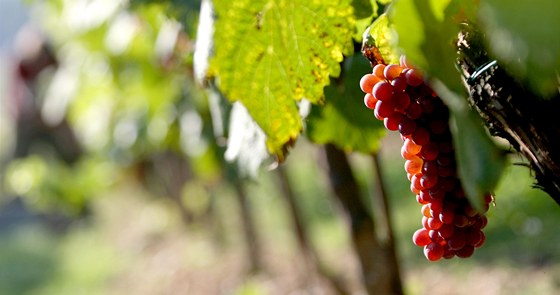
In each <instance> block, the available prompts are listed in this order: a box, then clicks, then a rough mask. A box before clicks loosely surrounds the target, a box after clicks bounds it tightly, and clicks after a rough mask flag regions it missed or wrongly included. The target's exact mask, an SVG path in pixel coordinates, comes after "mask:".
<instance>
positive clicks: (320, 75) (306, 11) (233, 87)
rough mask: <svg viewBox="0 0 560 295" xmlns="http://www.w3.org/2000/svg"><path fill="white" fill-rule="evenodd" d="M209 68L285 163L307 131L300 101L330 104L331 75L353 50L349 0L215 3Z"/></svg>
mask: <svg viewBox="0 0 560 295" xmlns="http://www.w3.org/2000/svg"><path fill="white" fill-rule="evenodd" d="M215 9H216V15H217V20H216V23H215V35H214V41H215V57H214V58H213V60H212V61H211V65H210V67H211V71H212V73H213V74H215V75H216V76H217V77H218V81H219V87H220V89H221V90H222V91H223V92H224V94H225V95H226V96H227V97H228V98H229V99H230V100H232V101H241V102H242V103H243V105H244V106H245V107H246V108H247V110H248V111H249V113H250V114H251V116H252V117H253V119H254V120H255V121H256V122H257V123H258V124H259V126H260V127H261V128H262V129H263V131H264V132H265V134H266V136H267V148H268V150H269V151H270V152H271V153H273V154H276V155H277V156H278V157H279V158H280V159H283V158H284V156H285V148H286V144H287V143H289V142H293V141H294V140H295V138H297V136H298V135H299V133H300V132H301V129H302V121H301V117H300V115H299V113H298V108H297V106H296V101H298V100H300V99H302V98H306V99H308V100H309V101H311V102H313V103H321V102H322V101H323V100H324V95H323V88H324V87H325V86H326V85H328V84H329V76H338V75H339V73H340V65H339V63H340V62H341V61H342V59H343V54H349V53H351V52H352V50H353V46H352V42H351V41H352V40H351V36H352V33H353V30H354V17H353V11H352V6H351V5H350V2H349V1H303V0H301V1H288V0H282V1H267V0H260V1H249V0H240V1H225V0H219V1H215Z"/></svg>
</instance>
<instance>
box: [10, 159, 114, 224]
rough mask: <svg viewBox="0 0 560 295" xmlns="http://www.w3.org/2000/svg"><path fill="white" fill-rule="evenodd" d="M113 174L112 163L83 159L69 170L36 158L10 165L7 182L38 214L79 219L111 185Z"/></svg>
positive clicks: (13, 191) (63, 166)
mask: <svg viewBox="0 0 560 295" xmlns="http://www.w3.org/2000/svg"><path fill="white" fill-rule="evenodd" d="M77 171H79V173H76V172H77ZM113 171H114V167H113V166H112V165H111V164H110V163H108V162H103V161H101V160H99V159H84V160H82V161H80V162H78V163H76V164H75V166H73V167H69V166H67V165H65V164H64V163H61V162H59V161H56V160H50V161H47V159H45V158H43V157H40V156H38V155H34V156H29V157H26V158H23V159H19V160H15V161H13V162H12V163H10V165H9V166H8V168H7V172H6V180H5V181H6V187H7V188H8V189H9V191H10V192H11V193H14V194H17V195H22V196H27V198H26V199H25V200H26V201H27V203H28V205H29V206H30V207H31V208H33V209H35V210H38V211H47V212H48V211H57V212H61V213H65V214H69V215H79V214H81V213H84V210H86V207H87V202H88V201H89V200H90V199H91V198H92V197H94V196H96V195H98V194H100V193H102V192H103V191H104V189H107V187H108V186H109V184H111V182H112V181H113V179H114V176H115V175H114V173H113Z"/></svg>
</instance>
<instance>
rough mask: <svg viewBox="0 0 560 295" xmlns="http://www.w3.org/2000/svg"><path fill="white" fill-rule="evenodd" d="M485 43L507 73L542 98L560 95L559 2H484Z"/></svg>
mask: <svg viewBox="0 0 560 295" xmlns="http://www.w3.org/2000/svg"><path fill="white" fill-rule="evenodd" d="M480 18H481V23H482V25H483V28H484V31H485V32H486V33H487V34H486V37H487V40H486V42H487V43H488V45H489V49H490V51H491V52H492V53H493V54H494V56H495V57H496V58H497V59H499V60H500V61H501V62H502V63H504V64H505V66H506V70H507V71H509V72H510V73H511V74H512V75H514V76H516V77H518V78H519V79H520V80H522V81H525V82H526V83H527V84H528V85H529V86H530V87H531V89H532V90H533V91H534V92H536V93H538V94H540V95H541V96H543V97H549V96H551V95H553V94H555V93H556V94H557V93H558V86H559V83H560V82H559V79H560V78H559V77H560V75H559V71H558V69H560V38H559V36H560V1H557V0H531V1H528V0H525V1H515V4H513V3H512V2H511V1H507V0H488V1H483V2H482V3H481V6H480Z"/></svg>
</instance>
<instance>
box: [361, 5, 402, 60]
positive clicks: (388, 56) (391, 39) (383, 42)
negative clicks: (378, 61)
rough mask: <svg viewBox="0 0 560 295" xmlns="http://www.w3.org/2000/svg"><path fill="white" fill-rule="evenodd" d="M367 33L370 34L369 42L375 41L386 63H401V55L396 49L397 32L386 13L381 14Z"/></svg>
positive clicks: (374, 43)
mask: <svg viewBox="0 0 560 295" xmlns="http://www.w3.org/2000/svg"><path fill="white" fill-rule="evenodd" d="M365 34H368V36H367V37H368V38H369V39H368V42H373V45H375V47H376V48H377V49H378V50H379V52H380V53H381V56H382V57H383V60H384V61H385V63H387V64H398V63H399V56H398V54H397V52H396V50H395V34H394V31H393V28H392V27H391V24H390V22H389V18H388V17H387V15H386V14H382V15H380V16H379V17H378V18H377V19H376V20H375V21H374V22H373V24H371V26H370V27H369V30H367V31H366V32H365Z"/></svg>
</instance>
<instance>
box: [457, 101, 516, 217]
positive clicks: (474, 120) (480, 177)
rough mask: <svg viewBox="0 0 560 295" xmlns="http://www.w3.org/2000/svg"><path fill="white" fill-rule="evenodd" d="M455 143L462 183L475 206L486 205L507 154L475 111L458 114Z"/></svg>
mask: <svg viewBox="0 0 560 295" xmlns="http://www.w3.org/2000/svg"><path fill="white" fill-rule="evenodd" d="M454 119H455V122H456V124H457V129H459V130H461V132H455V134H454V135H455V136H454V137H453V138H454V141H455V142H454V144H455V146H456V156H457V160H458V162H459V163H460V165H459V166H458V169H459V176H460V177H461V183H462V184H463V187H464V189H465V192H466V195H467V197H468V198H469V201H470V202H471V204H473V206H475V208H478V209H481V208H482V207H483V205H484V198H483V196H484V195H485V194H486V193H489V192H493V191H494V189H495V188H496V185H497V183H498V181H499V180H500V177H501V175H502V172H503V170H504V167H505V165H506V159H505V154H504V153H503V152H502V151H501V150H499V149H497V148H496V145H495V144H494V143H493V142H492V141H491V140H490V138H489V137H488V135H487V134H486V131H485V129H484V126H483V125H482V124H481V122H480V118H478V117H476V114H475V113H474V112H472V111H469V112H463V113H459V114H455V116H454Z"/></svg>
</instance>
